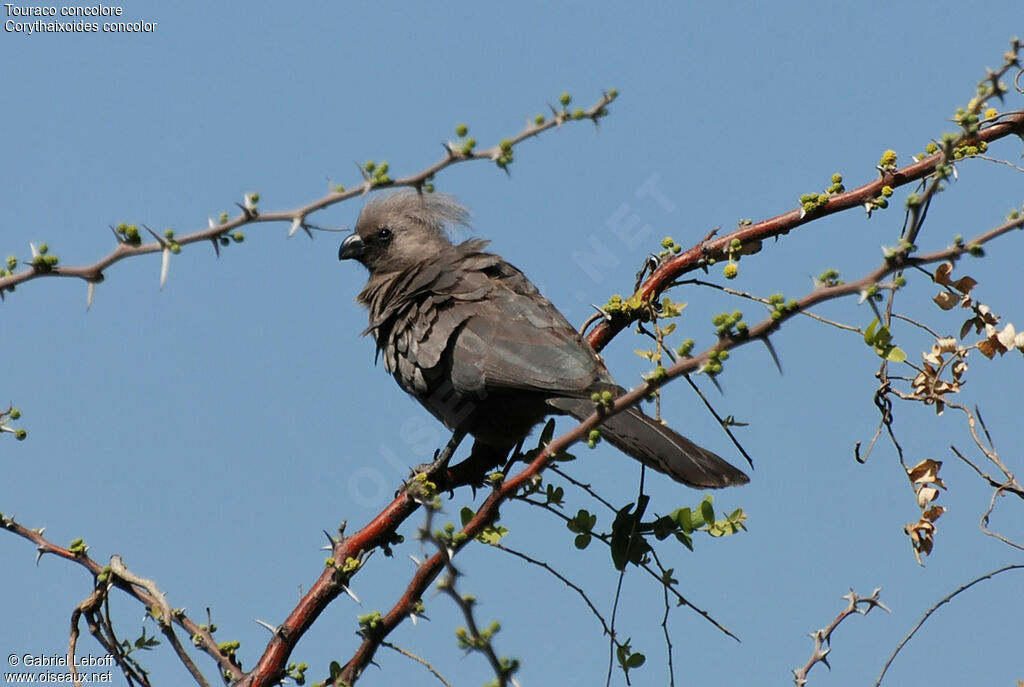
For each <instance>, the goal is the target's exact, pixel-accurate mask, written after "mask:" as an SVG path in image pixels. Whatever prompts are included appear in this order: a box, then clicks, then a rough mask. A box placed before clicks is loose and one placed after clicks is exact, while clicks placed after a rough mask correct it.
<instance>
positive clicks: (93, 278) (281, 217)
mask: <svg viewBox="0 0 1024 687" xmlns="http://www.w3.org/2000/svg"><path fill="white" fill-rule="evenodd" d="M616 96H617V93H616V92H615V91H614V90H612V91H609V92H608V93H604V94H602V96H601V98H600V99H599V100H598V101H597V102H596V103H595V104H594V105H592V106H591V107H590V108H588V109H586V110H580V111H577V112H569V111H568V110H567V109H565V108H564V107H563V108H562V109H556V108H554V107H552V108H551V110H552V116H551V117H550V118H548V119H545V120H544V121H542V122H537V121H529V122H528V123H527V125H526V127H525V128H524V129H523V130H522V131H520V132H519V133H518V134H516V135H515V136H513V137H511V138H509V139H506V140H504V141H502V142H501V143H499V144H498V145H495V146H492V147H491V148H487V149H484V150H475V149H473V148H472V147H470V148H468V149H467V148H466V147H458V146H456V145H454V144H451V143H445V144H444V148H445V154H444V156H443V157H442V158H441V159H440V160H438V161H437V162H435V163H434V164H432V165H430V166H429V167H427V168H426V169H423V170H421V171H419V172H417V173H415V174H410V175H409V176H406V177H401V178H399V179H395V180H391V179H390V178H389V177H369V176H368V175H366V174H365V173H364V175H363V176H364V178H363V182H362V183H361V184H360V185H358V186H355V187H353V188H350V189H348V190H339V188H340V187H335V188H331V190H330V191H329V192H328V193H327V195H325V196H323V197H322V198H319V199H317V200H314V201H312V202H310V203H307V204H305V205H302V206H300V207H297V208H293V209H291V210H281V211H277V212H259V211H258V209H257V207H256V203H255V202H253V201H252V200H251V194H247V195H246V197H245V203H244V204H242V205H239V207H240V208H241V210H242V212H241V214H240V215H238V216H237V217H235V218H234V219H231V220H228V221H226V222H224V223H221V224H218V223H216V222H214V221H213V219H210V221H209V227H207V228H205V229H198V230H194V231H192V232H190V233H188V234H184V235H181V236H176V237H174V239H173V241H171V240H168V239H165V238H164V237H163V236H160V235H159V234H156V233H154V232H153V231H152V230H150V233H151V234H152V235H153V238H154V239H155V240H154V241H153V242H151V243H142V242H132V241H127V240H125V238H124V236H122V235H120V234H118V232H117V231H115V232H114V235H115V237H116V238H117V246H116V247H115V248H114V250H112V251H111V252H110V253H109V254H107V255H106V256H105V257H103V258H101V259H99V260H97V261H96V262H94V263H92V264H91V265H83V266H74V267H72V266H68V267H64V266H50V265H48V264H47V263H45V262H44V261H38V262H37V261H33V262H28V263H26V268H25V269H23V270H21V271H20V272H16V273H14V274H11V275H10V276H6V277H0V299H2V298H3V296H4V292H5V291H10V290H12V287H15V286H17V285H18V284H22V283H24V282H27V281H31V280H33V279H39V278H42V277H75V278H78V279H82V280H84V281H86V282H87V283H88V284H89V295H88V303H89V304H90V305H91V304H92V298H93V292H94V289H95V285H96V284H98V283H100V282H102V281H103V279H104V274H103V272H104V270H106V269H107V268H108V267H110V266H111V265H113V264H114V263H117V262H119V261H121V260H124V259H125V258H130V257H136V256H139V255H146V254H149V253H162V254H163V264H162V267H161V279H160V283H161V286H163V282H164V281H165V279H166V276H167V265H168V263H169V261H170V257H171V255H172V253H176V252H177V251H178V250H180V249H181V247H183V246H186V245H188V244H192V243H197V242H201V241H212V242H213V246H214V249H215V250H217V253H218V255H219V254H220V249H219V247H218V246H219V244H218V241H219V240H220V239H222V238H224V239H226V237H228V236H230V235H231V234H232V233H233V232H234V231H236V230H238V229H240V228H241V227H244V226H246V225H249V224H254V223H257V222H287V223H290V225H291V229H290V231H289V236H291V235H292V234H294V233H295V232H296V231H297V230H298V229H300V228H301V229H303V230H305V231H306V233H308V234H310V236H312V234H311V232H310V229H311V225H309V224H308V223H307V218H308V217H309V216H310V215H311V214H313V213H315V212H318V211H320V210H323V209H325V208H328V207H331V206H332V205H336V204H337V203H340V202H342V201H345V200H349V199H351V198H355V197H358V196H364V195H366V194H367V193H369V192H370V191H374V190H378V189H385V188H401V187H412V188H416V189H418V190H424V187H425V186H426V185H427V184H428V182H429V181H430V179H432V178H433V176H434V174H436V173H437V172H439V171H441V170H443V169H445V168H446V167H450V166H452V165H455V164H458V163H460V162H469V161H472V160H486V161H491V162H495V161H497V162H499V164H501V158H502V156H503V155H507V154H511V152H510V151H511V150H512V149H513V148H514V147H515V146H516V145H518V144H519V143H521V142H523V141H525V140H526V139H529V138H533V137H534V136H538V135H540V134H542V133H543V132H545V131H548V130H550V129H560V128H561V127H562V125H563V124H566V123H568V122H571V121H576V120H581V121H582V120H589V121H591V122H593V123H594V125H595V126H596V125H597V124H598V120H599V119H600V118H601V117H604V116H605V115H607V114H608V109H607V107H608V105H609V104H611V102H612V101H613V100H615V98H616ZM32 248H33V253H34V254H35V253H36V249H35V246H33V247H32ZM33 257H36V256H35V255H34V256H33Z"/></svg>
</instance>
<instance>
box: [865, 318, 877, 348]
mask: <svg viewBox="0 0 1024 687" xmlns="http://www.w3.org/2000/svg"><path fill="white" fill-rule="evenodd" d="M877 326H878V318H877V317H876V318H875V319H873V320H871V324H869V325H868V328H867V329H865V330H864V343H866V344H867V345H868V346H874V345H875V327H877Z"/></svg>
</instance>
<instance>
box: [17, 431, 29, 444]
mask: <svg viewBox="0 0 1024 687" xmlns="http://www.w3.org/2000/svg"><path fill="white" fill-rule="evenodd" d="M27 437H28V432H27V431H25V430H24V429H16V430H14V438H15V439H17V440H18V441H25V439H26V438H27Z"/></svg>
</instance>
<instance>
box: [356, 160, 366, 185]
mask: <svg viewBox="0 0 1024 687" xmlns="http://www.w3.org/2000/svg"><path fill="white" fill-rule="evenodd" d="M352 164H354V165H355V166H356V169H358V170H359V174H360V175H361V176H362V177H363V181H365V182H367V183H369V181H370V173H369V172H367V171H366V170H365V169H364V168H363V166H362V165H361V164H359V163H358V162H355V161H353V162H352Z"/></svg>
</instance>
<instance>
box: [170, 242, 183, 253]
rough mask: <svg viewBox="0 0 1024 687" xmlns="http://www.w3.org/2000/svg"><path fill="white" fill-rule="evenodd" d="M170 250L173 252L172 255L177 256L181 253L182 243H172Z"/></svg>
mask: <svg viewBox="0 0 1024 687" xmlns="http://www.w3.org/2000/svg"><path fill="white" fill-rule="evenodd" d="M170 250H171V252H172V253H174V254H175V255H177V254H178V253H180V252H181V244H180V243H172V244H171V249H170Z"/></svg>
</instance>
